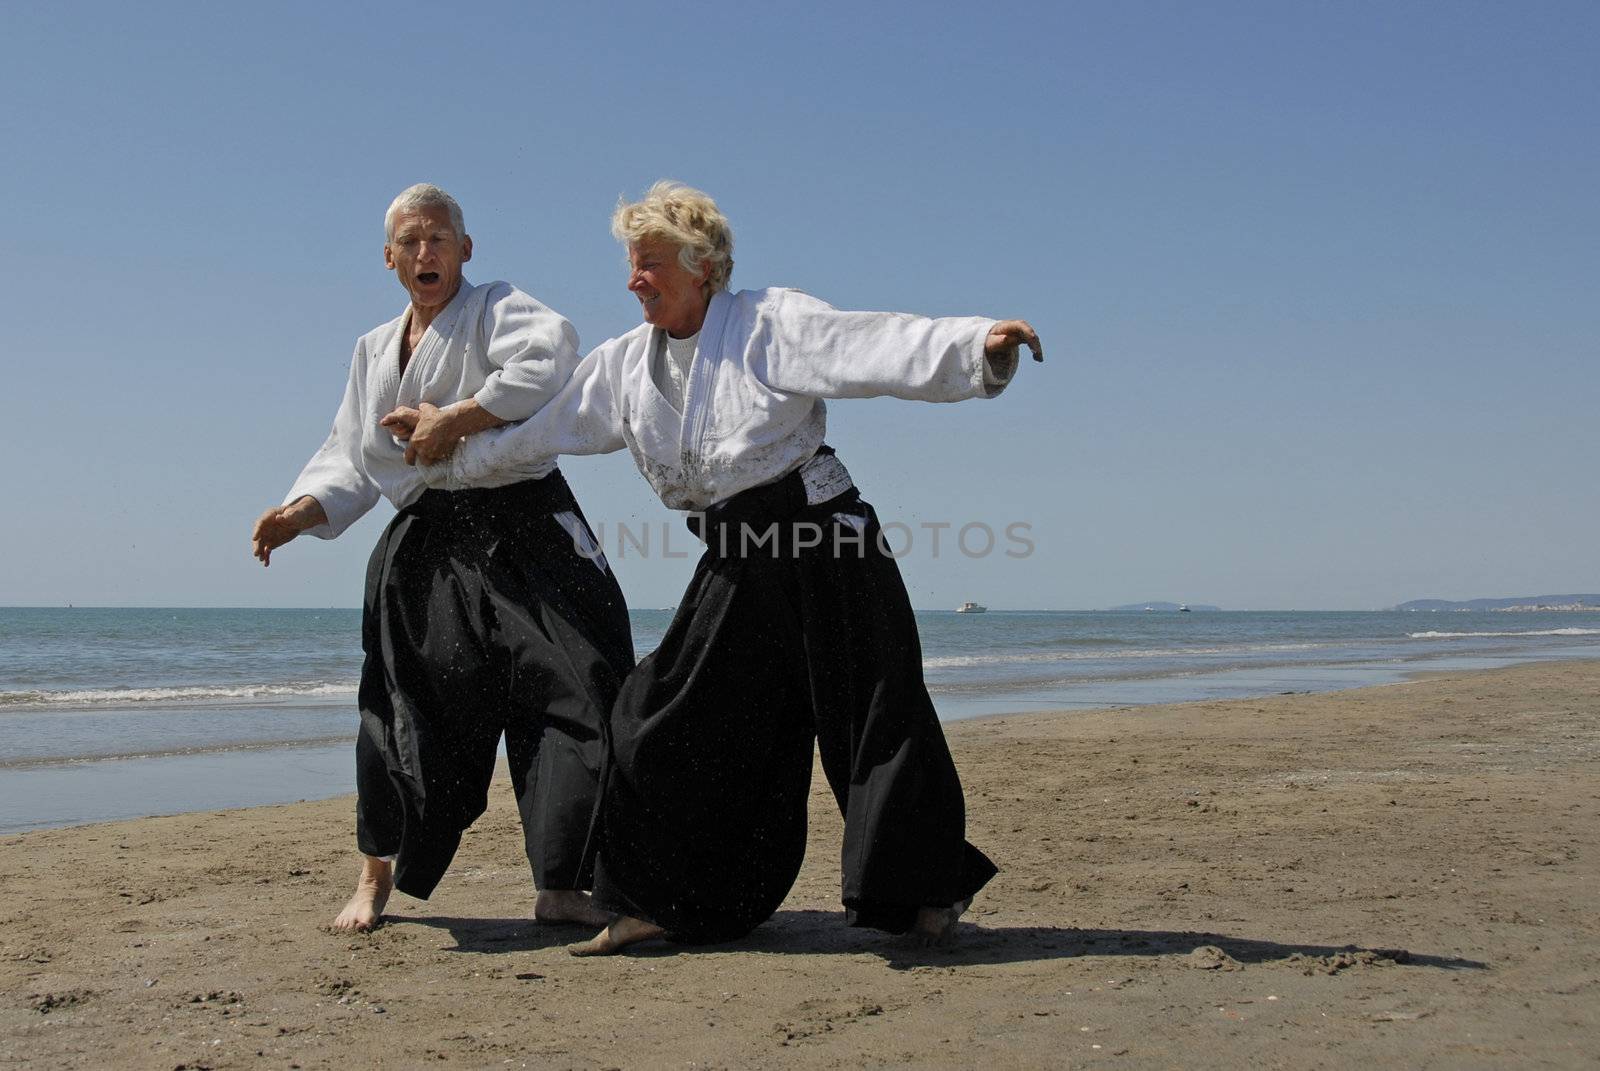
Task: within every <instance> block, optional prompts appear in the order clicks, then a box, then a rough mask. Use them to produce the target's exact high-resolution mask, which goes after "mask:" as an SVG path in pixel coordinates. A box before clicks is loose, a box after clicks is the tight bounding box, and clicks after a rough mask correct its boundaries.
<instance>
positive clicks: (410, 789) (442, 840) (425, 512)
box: [356, 471, 633, 898]
mask: <svg viewBox="0 0 1600 1071" xmlns="http://www.w3.org/2000/svg"><path fill="white" fill-rule="evenodd" d="M562 514H568V515H570V516H569V517H568V518H566V520H567V524H572V523H577V524H581V525H583V529H582V531H583V532H584V533H585V534H587V532H588V528H587V524H586V523H585V522H584V521H583V520H582V513H581V512H580V511H579V509H578V504H577V502H576V501H575V500H574V499H573V497H572V493H571V491H570V490H569V489H568V487H567V484H566V481H565V480H564V479H563V478H562V476H561V473H560V472H559V471H557V472H552V473H551V474H550V475H549V476H546V477H545V478H544V479H542V480H529V481H526V482H523V483H518V484H513V485H511V486H509V487H501V488H494V489H473V490H465V491H440V490H430V491H427V492H425V493H424V494H423V495H422V497H421V498H420V499H419V500H418V501H417V502H415V503H413V504H412V505H410V506H408V507H406V508H405V509H403V510H401V511H400V513H399V514H398V515H397V516H396V517H395V519H394V520H393V521H392V522H391V523H390V524H389V527H388V528H387V529H385V531H384V533H383V536H382V537H381V538H380V539H379V540H378V545H377V547H376V548H374V550H373V552H372V558H371V561H370V563H369V564H368V567H367V585H366V598H365V606H364V608H363V616H362V628H361V632H362V646H363V649H364V651H365V653H366V659H365V662H364V664H363V666H362V671H361V692H360V705H361V733H360V737H359V740H358V743H357V747H356V756H357V761H356V772H357V788H358V800H357V804H356V839H357V843H358V845H359V846H360V848H361V851H362V852H364V853H365V854H367V855H373V856H389V855H395V856H397V858H396V860H395V887H396V888H398V889H400V890H401V891H402V892H405V893H408V894H410V895H412V896H416V897H421V898H426V897H427V896H428V895H429V894H430V893H431V892H432V891H433V888H434V886H435V885H437V884H438V881H439V879H440V877H442V876H443V874H444V872H445V870H446V868H447V867H449V865H450V860H451V858H452V857H453V856H454V854H455V850H456V847H457V846H458V845H459V844H460V841H461V834H462V832H463V831H464V830H465V829H466V828H467V827H468V826H469V825H471V824H472V822H473V820H474V819H476V818H477V817H478V815H480V814H482V813H483V811H484V808H485V807H486V806H487V804H488V790H489V782H490V779H491V777H492V775H493V772H494V762H495V756H496V751H497V746H498V743H499V740H500V735H501V733H504V734H505V737H506V754H507V758H508V759H509V764H510V769H511V778H512V785H513V788H514V789H515V792H516V797H517V806H518V809H519V810H520V812H521V815H522V828H523V836H524V840H525V842H526V849H527V854H528V861H529V862H530V863H531V864H532V866H533V876H534V881H535V882H536V883H537V884H538V886H539V887H540V888H542V889H583V888H587V887H588V886H589V884H590V880H591V873H592V865H591V864H590V863H589V861H588V858H587V857H590V856H592V854H593V851H592V848H591V847H590V846H589V845H588V844H587V841H588V836H589V832H590V829H591V826H592V825H593V824H594V821H595V807H596V799H597V795H598V789H599V777H600V770H601V767H602V764H603V761H604V756H605V754H606V740H605V728H604V726H605V719H606V717H607V715H608V713H609V711H610V708H611V704H612V702H613V700H614V699H615V697H616V694H617V689H618V687H619V686H620V684H621V682H622V679H623V678H624V677H625V676H626V675H627V673H628V671H629V670H630V669H631V668H632V667H633V640H632V636H631V631H630V628H629V624H628V612H627V606H626V605H625V603H624V602H623V597H622V591H621V589H620V588H619V587H618V586H617V582H616V578H615V577H614V576H612V574H611V571H610V567H609V566H608V565H606V564H605V562H604V559H603V558H601V557H591V556H586V555H585V553H583V552H582V551H581V550H580V549H579V547H578V546H577V545H575V540H574V536H573V535H572V534H571V533H570V532H569V530H568V528H567V527H565V526H564V525H563V523H562V519H561V515H562Z"/></svg>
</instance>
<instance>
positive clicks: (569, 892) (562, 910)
mask: <svg viewBox="0 0 1600 1071" xmlns="http://www.w3.org/2000/svg"><path fill="white" fill-rule="evenodd" d="M533 917H534V918H535V919H537V920H538V921H540V922H557V923H559V922H575V923H578V924H579V925H583V926H604V925H605V924H606V923H608V922H610V921H611V917H612V915H611V912H609V911H607V910H605V909H604V908H602V907H601V906H600V905H599V904H597V903H595V902H594V899H593V898H592V897H591V896H590V895H589V894H588V893H586V892H583V891H582V890H579V889H540V890H539V898H538V899H537V900H535V901H534V902H533Z"/></svg>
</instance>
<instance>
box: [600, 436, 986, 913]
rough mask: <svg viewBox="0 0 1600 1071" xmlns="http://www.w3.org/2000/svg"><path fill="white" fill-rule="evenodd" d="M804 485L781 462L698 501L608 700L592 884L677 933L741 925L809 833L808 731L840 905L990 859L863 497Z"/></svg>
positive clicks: (916, 903)
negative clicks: (673, 591) (730, 491)
mask: <svg viewBox="0 0 1600 1071" xmlns="http://www.w3.org/2000/svg"><path fill="white" fill-rule="evenodd" d="M824 450H826V448H824ZM805 503H806V499H805V490H804V487H803V485H802V483H801V480H800V478H799V475H798V474H793V475H791V476H789V477H787V478H785V479H784V480H781V481H779V482H778V483H776V484H772V485H768V486H766V487H760V488H754V489H752V490H751V491H747V492H744V493H743V494H741V495H737V496H735V497H734V498H733V499H730V500H729V501H728V502H727V503H725V504H721V505H719V506H718V507H715V508H714V509H713V511H712V516H708V517H707V519H706V522H705V524H704V526H703V527H702V529H701V533H702V534H703V537H704V538H706V540H707V544H708V546H707V550H706V553H705V554H704V555H703V556H702V557H701V559H700V562H699V564H698V566H697V568H696V570H695V574H694V578H693V579H692V580H691V581H690V584H689V589H688V591H687V592H685V593H684V597H683V603H682V605H681V606H680V607H679V608H678V611H677V614H676V615H675V617H674V618H673V621H672V624H671V625H670V626H669V628H668V630H667V633H666V635H665V636H664V637H663V639H662V641H661V645H660V647H659V648H658V649H657V650H656V651H655V652H654V653H653V654H651V655H648V656H646V657H645V659H644V660H643V661H642V662H640V663H639V665H638V667H637V668H636V669H635V670H634V672H633V673H632V674H630V675H629V677H628V679H627V680H626V681H625V682H624V684H623V687H622V692H621V694H620V695H619V696H618V699H617V703H616V706H615V707H614V708H613V711H612V722H611V731H612V746H613V763H614V765H613V768H612V770H611V773H610V777H609V779H608V782H607V787H606V793H605V799H604V802H603V805H602V815H603V837H602V840H601V849H600V857H599V862H598V866H597V868H596V872H595V886H594V888H595V897H596V899H597V900H598V901H599V902H600V903H602V904H604V905H605V906H607V907H608V908H611V909H613V910H618V911H621V912H623V913H625V914H628V915H633V916H635V917H637V918H641V919H644V920H646V921H649V922H653V923H655V924H656V925H659V926H661V927H663V928H664V929H665V930H667V932H668V935H669V936H670V937H672V938H674V939H676V940H680V941H685V942H706V941H719V940H730V939H733V938H736V937H740V936H742V935H744V934H745V933H748V932H749V931H750V930H751V929H753V928H754V927H756V926H758V925H759V924H760V923H762V922H763V921H765V920H766V919H767V918H769V917H770V916H771V915H772V913H773V912H774V911H776V910H777V908H778V905H779V904H780V903H782V901H783V898H784V897H785V896H786V895H787V894H788V891H789V888H790V886H791V885H793V883H794V879H795V876H796V874H798V872H799V869H800V862H801V859H802V857H803V855H804V853H805V845H806V803H807V797H808V795H809V791H810V783H811V767H812V754H813V741H814V740H815V741H816V743H817V745H818V746H819V748H820V751H821V755H822V766H823V771H824V774H825V775H826V777H827V779H828V783H829V786H830V787H831V788H832V789H833V794H834V797H835V799H836V800H837V801H838V804H839V807H840V809H841V810H842V812H843V813H844V826H845V828H844V844H843V849H842V852H841V864H842V869H843V888H842V899H843V902H844V905H845V908H846V913H847V921H848V922H849V923H850V924H851V925H855V926H872V927H876V928H879V929H883V930H887V931H889V932H891V933H902V932H905V931H906V930H908V929H910V928H911V926H912V924H913V922H914V921H915V919H916V915H917V911H918V909H919V908H922V907H942V906H947V905H949V904H952V903H955V902H956V901H959V900H965V899H968V898H970V897H971V896H972V895H973V894H974V893H976V892H977V891H978V890H979V889H980V888H982V887H983V885H984V884H985V883H986V882H988V880H989V879H990V877H992V876H993V875H994V873H995V867H994V864H993V863H991V862H990V861H989V860H988V859H987V858H986V857H985V856H984V855H983V853H982V852H980V851H978V850H977V849H976V848H974V847H973V846H972V845H971V844H968V843H967V842H966V839H965V824H966V811H965V804H964V801H963V799H962V793H961V782H960V779H959V777H958V776H957V774H956V769H955V764H954V763H953V762H952V760H951V757H950V752H949V749H948V747H947V746H946V744H945V739H944V733H943V730H942V729H941V728H940V726H939V721H938V717H937V715H936V714H935V712H934V708H933V703H932V701H931V700H930V699H929V697H928V692H927V688H926V687H925V686H924V684H923V679H922V653H921V645H920V643H919V641H918V638H917V629H916V621H915V618H914V617H913V615H912V611H911V603H910V600H909V599H908V597H907V595H906V590H905V585H904V583H903V582H902V581H901V579H900V570H899V567H898V566H897V565H896V564H895V561H894V559H893V558H892V557H891V556H889V555H888V554H887V553H886V552H885V550H884V549H883V547H882V546H881V542H880V536H879V527H878V521H877V517H876V515H875V513H874V512H873V510H872V507H871V506H870V505H868V504H867V503H866V502H864V501H862V500H861V498H860V496H859V494H858V493H857V492H856V491H855V490H854V489H853V488H852V489H850V490H849V491H847V492H845V493H844V494H841V495H839V496H838V497H836V498H833V499H831V500H829V501H827V502H824V503H820V504H816V505H806V504H805ZM774 521H778V522H781V523H780V524H779V525H778V526H777V528H776V529H772V531H774V532H775V534H776V538H775V540H774V541H772V542H767V543H765V544H764V545H761V546H759V547H755V548H752V546H751V544H752V543H754V542H755V541H754V540H745V541H744V543H743V545H741V540H740V529H741V527H743V528H745V529H746V530H750V531H753V532H754V533H755V534H756V535H757V536H758V537H759V535H760V534H761V533H762V532H763V531H764V530H767V526H768V525H769V524H770V523H771V522H774ZM818 535H820V539H818V538H817V536H818ZM813 541H815V542H817V544H818V545H815V546H811V547H805V546H802V545H801V544H805V543H811V542H813Z"/></svg>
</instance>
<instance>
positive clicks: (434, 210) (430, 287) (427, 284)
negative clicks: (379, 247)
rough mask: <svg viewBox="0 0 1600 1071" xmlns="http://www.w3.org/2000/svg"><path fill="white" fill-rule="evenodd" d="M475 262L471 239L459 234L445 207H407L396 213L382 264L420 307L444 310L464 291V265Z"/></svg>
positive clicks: (384, 248)
mask: <svg viewBox="0 0 1600 1071" xmlns="http://www.w3.org/2000/svg"><path fill="white" fill-rule="evenodd" d="M471 259H472V239H471V238H469V237H467V236H466V235H460V234H457V233H456V229H455V228H454V227H452V226H451V225H450V213H448V212H446V211H445V210H444V209H443V208H439V207H436V206H432V205H429V206H426V207H423V208H408V209H405V210H404V211H401V212H398V213H396V214H395V218H394V237H393V238H390V239H389V241H388V242H386V243H384V246H383V263H384V264H385V265H386V266H387V267H388V268H389V269H390V270H391V271H393V272H394V274H395V277H396V278H397V279H399V280H400V285H401V286H403V287H405V288H406V293H408V294H410V295H411V303H412V304H413V305H415V306H417V307H418V308H422V309H428V308H434V309H437V308H442V307H444V306H445V305H447V304H449V302H450V299H451V298H453V297H455V296H456V291H457V290H459V289H460V288H461V265H463V264H465V263H466V262H467V261H469V260H471Z"/></svg>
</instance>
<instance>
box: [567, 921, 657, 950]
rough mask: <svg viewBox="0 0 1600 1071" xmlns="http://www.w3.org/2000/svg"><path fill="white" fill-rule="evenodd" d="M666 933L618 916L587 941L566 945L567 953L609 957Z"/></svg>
mask: <svg viewBox="0 0 1600 1071" xmlns="http://www.w3.org/2000/svg"><path fill="white" fill-rule="evenodd" d="M666 932H667V931H666V930H663V929H662V928H661V927H660V926H657V925H656V924H655V923H653V922H646V921H644V919H636V918H634V917H633V916H632V915H619V916H618V917H617V919H616V921H615V922H613V923H611V925H609V926H607V927H606V928H605V929H603V930H601V931H600V932H599V933H597V934H595V935H594V936H593V937H591V938H590V939H589V940H587V941H583V942H581V943H579V944H575V945H568V946H567V951H568V952H571V953H572V954H573V955H574V956H610V955H615V954H616V953H618V952H620V951H622V950H623V949H624V948H627V947H628V946H629V945H632V944H638V943H639V942H640V941H648V940H650V939H651V938H655V937H661V936H663V935H665V934H666Z"/></svg>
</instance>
